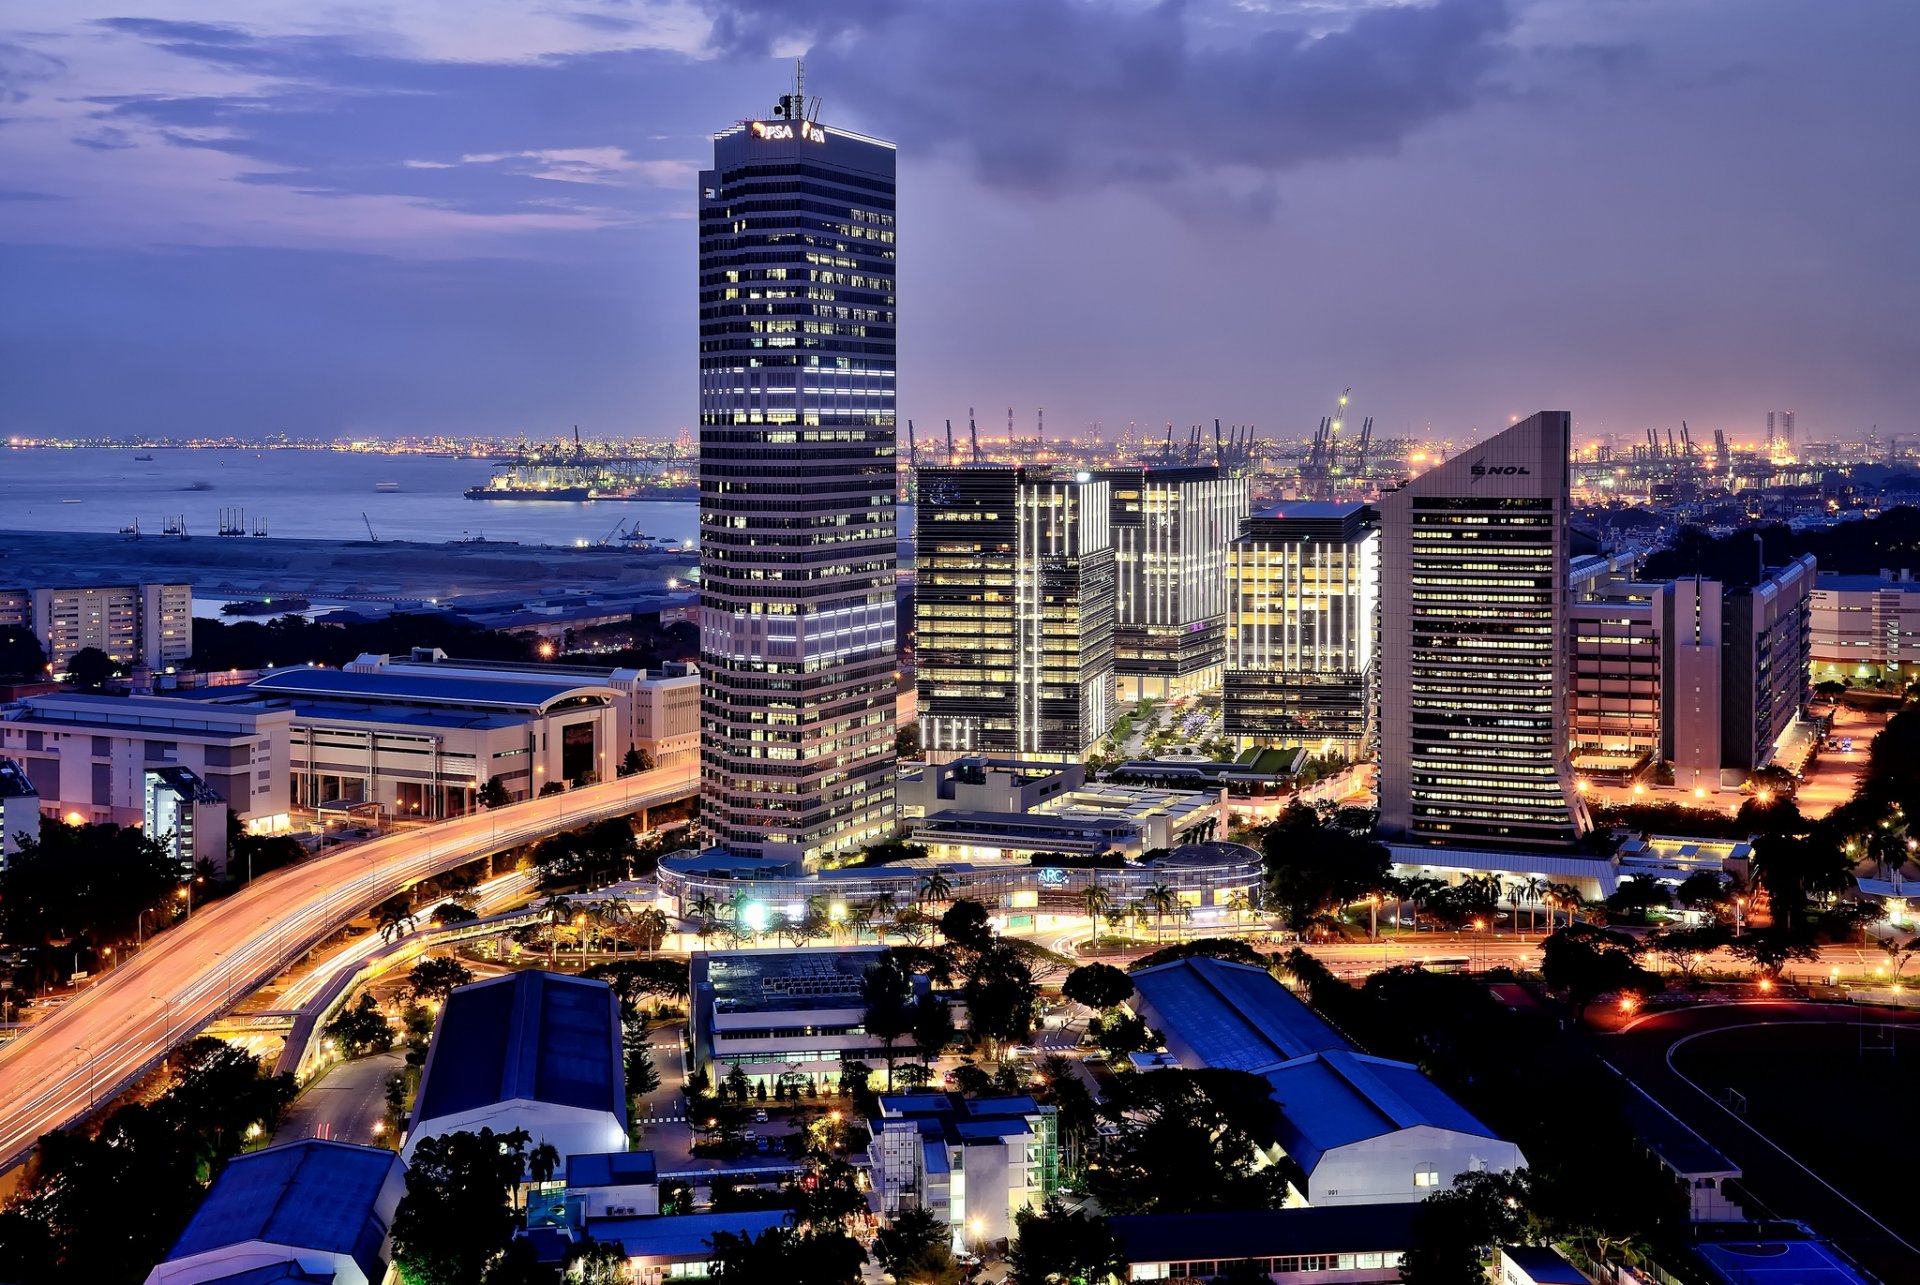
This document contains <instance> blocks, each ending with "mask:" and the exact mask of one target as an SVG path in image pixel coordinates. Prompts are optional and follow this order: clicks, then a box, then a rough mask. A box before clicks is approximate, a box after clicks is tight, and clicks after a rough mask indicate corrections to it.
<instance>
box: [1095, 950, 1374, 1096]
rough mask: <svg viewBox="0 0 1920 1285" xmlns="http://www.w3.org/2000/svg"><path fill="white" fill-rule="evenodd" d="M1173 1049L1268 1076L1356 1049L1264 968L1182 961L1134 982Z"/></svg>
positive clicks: (1208, 1063)
mask: <svg viewBox="0 0 1920 1285" xmlns="http://www.w3.org/2000/svg"><path fill="white" fill-rule="evenodd" d="M1133 985H1134V989H1135V991H1136V992H1138V994H1139V995H1140V996H1141V998H1142V999H1143V1000H1144V1001H1145V1002H1146V1003H1148V1004H1150V1005H1152V1007H1153V1010H1154V1012H1155V1014H1156V1015H1157V1016H1158V1018H1159V1021H1158V1022H1156V1023H1155V1027H1156V1029H1158V1030H1160V1031H1161V1034H1162V1036H1163V1037H1164V1038H1165V1039H1166V1040H1167V1046H1168V1047H1169V1048H1170V1049H1171V1048H1174V1047H1175V1045H1176V1044H1178V1045H1180V1046H1182V1047H1184V1048H1185V1049H1187V1050H1190V1051H1191V1056H1192V1057H1193V1058H1195V1059H1197V1060H1198V1061H1199V1062H1200V1064H1201V1065H1203V1066H1209V1067H1225V1068H1227V1069H1230V1070H1237V1071H1263V1070H1266V1069H1267V1068H1269V1067H1272V1066H1274V1065H1276V1064H1278V1063H1281V1062H1289V1061H1292V1060H1293V1059H1295V1058H1299V1057H1305V1056H1306V1055H1308V1054H1310V1053H1319V1052H1324V1051H1325V1050H1327V1049H1346V1048H1350V1047H1351V1046H1350V1045H1349V1044H1348V1043H1347V1040H1346V1037H1345V1036H1343V1035H1341V1034H1340V1033H1339V1032H1338V1031H1336V1030H1334V1029H1333V1027H1331V1026H1329V1025H1327V1023H1326V1022H1325V1021H1324V1020H1322V1019H1321V1017H1320V1016H1319V1014H1317V1013H1315V1012H1314V1011H1313V1010H1312V1009H1310V1008H1308V1007H1307V1006H1306V1004H1304V1003H1302V1002H1301V1001H1300V999H1299V998H1297V997H1296V996H1295V995H1294V994H1293V992H1292V991H1289V990H1288V989H1287V988H1286V987H1284V986H1282V985H1281V984H1280V983H1279V982H1278V981H1276V980H1275V979H1274V977H1273V975H1272V974H1271V973H1269V972H1267V971H1266V970H1265V969H1264V968H1255V967H1253V966H1252V965H1250V964H1230V963H1227V962H1226V961H1224V960H1219V959H1203V958H1194V959H1181V960H1175V961H1174V962H1173V963H1170V964H1159V965H1156V966H1155V967H1153V968H1143V969H1141V970H1140V971H1139V972H1137V973H1134V974H1133Z"/></svg>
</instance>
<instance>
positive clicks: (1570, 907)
mask: <svg viewBox="0 0 1920 1285" xmlns="http://www.w3.org/2000/svg"><path fill="white" fill-rule="evenodd" d="M1542 895H1543V896H1544V897H1545V898H1546V902H1547V904H1548V905H1549V906H1554V907H1557V908H1559V909H1561V910H1564V911H1566V912H1567V927H1569V928H1571V927H1573V914H1574V912H1575V911H1576V910H1578V909H1579V908H1580V907H1581V906H1582V905H1583V904H1585V903H1584V901H1583V899H1582V898H1581V896H1580V890H1579V889H1578V888H1576V887H1574V886H1573V885H1572V884H1570V883H1550V884H1548V885H1547V887H1546V891H1545V892H1544V894H1542ZM1547 931H1548V932H1552V931H1553V917H1552V916H1551V915H1549V916H1548V917H1547Z"/></svg>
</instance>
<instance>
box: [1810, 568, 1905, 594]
mask: <svg viewBox="0 0 1920 1285" xmlns="http://www.w3.org/2000/svg"><path fill="white" fill-rule="evenodd" d="M1813 588H1814V591H1815V592H1816V593H1817V592H1819V591H1820V590H1822V589H1826V590H1830V591H1836V592H1849V591H1859V590H1865V589H1885V590H1887V591H1888V592H1889V593H1920V580H1895V579H1892V578H1890V577H1887V576H1884V575H1848V574H1846V573H1844V572H1839V571H1822V572H1820V573H1819V575H1817V576H1815V577H1814V580H1813Z"/></svg>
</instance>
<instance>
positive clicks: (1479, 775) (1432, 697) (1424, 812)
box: [1379, 411, 1589, 848]
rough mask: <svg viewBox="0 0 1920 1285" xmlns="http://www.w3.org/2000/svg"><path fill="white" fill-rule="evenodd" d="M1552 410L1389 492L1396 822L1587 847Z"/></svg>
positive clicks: (1387, 775)
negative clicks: (1571, 712) (1574, 755)
mask: <svg viewBox="0 0 1920 1285" xmlns="http://www.w3.org/2000/svg"><path fill="white" fill-rule="evenodd" d="M1571 431H1572V416H1571V415H1569V414H1568V413H1567V412H1565V411H1542V412H1540V413H1539V414H1536V415H1533V416H1530V417H1529V418H1527V419H1525V420H1522V421H1521V422H1519V423H1518V424H1515V425H1514V426H1513V427H1511V428H1509V429H1507V430H1506V431H1504V432H1502V433H1499V434H1496V435H1495V436H1493V437H1491V438H1489V439H1487V440H1486V441H1485V442H1482V443H1481V444H1480V445H1478V446H1476V447H1472V448H1470V449H1468V450H1465V451H1462V452H1461V453H1459V454H1457V455H1455V456H1454V457H1453V458H1451V459H1449V460H1447V461H1446V462H1445V463H1444V464H1441V465H1439V466H1438V467H1437V468H1433V469H1430V470H1429V471H1427V472H1426V473H1423V474H1421V475H1420V476H1418V477H1416V478H1414V479H1412V480H1411V481H1409V482H1407V483H1405V484H1404V485H1402V486H1400V487H1399V488H1398V489H1396V490H1393V491H1389V492H1387V493H1385V494H1384V495H1382V496H1381V498H1380V502H1379V509H1380V514H1381V542H1380V586H1381V587H1380V666H1381V668H1380V831H1381V833H1382V834H1383V835H1384V836H1386V837H1388V838H1392V839H1396V840H1399V841H1402V842H1405V843H1430V844H1436V845H1439V844H1453V845H1458V846H1463V847H1486V846H1511V847H1522V848H1526V847H1551V848H1568V847H1572V846H1573V845H1574V844H1575V843H1576V842H1577V841H1578V840H1579V838H1580V836H1581V835H1582V834H1583V833H1584V832H1585V831H1586V830H1587V828H1588V826H1589V821H1588V818H1587V814H1586V809H1585V808H1584V807H1583V806H1582V805H1581V803H1580V801H1579V798H1578V796H1577V793H1576V791H1575V789H1574V782H1573V772H1572V766H1571V763H1570V762H1569V759H1568V754H1567V744H1568V717H1567V707H1568V693H1569V692H1570V690H1571V689H1572V682H1571V678H1572V674H1571V672H1570V665H1569V652H1568V648H1567V647H1566V645H1565V638H1566V632H1567V620H1568V616H1567V598H1568V590H1567V572H1566V569H1567V565H1568V526H1567V516H1568V504H1569V500H1568V493H1567V460H1568V439H1569V436H1570V434H1571Z"/></svg>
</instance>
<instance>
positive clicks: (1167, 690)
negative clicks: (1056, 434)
mask: <svg viewBox="0 0 1920 1285" xmlns="http://www.w3.org/2000/svg"><path fill="white" fill-rule="evenodd" d="M1094 476H1096V477H1098V478H1100V479H1102V480H1104V481H1105V482H1106V483H1107V484H1108V485H1109V486H1110V487H1111V489H1112V497H1113V507H1112V535H1113V556H1114V584H1115V591H1114V663H1113V668H1114V675H1115V677H1116V679H1117V680H1118V683H1119V698H1120V700H1121V701H1123V702H1128V703H1132V702H1135V701H1142V700H1173V699H1176V698H1179V697H1184V696H1192V695H1196V694H1198V693H1201V692H1208V691H1212V690H1214V689H1215V688H1217V687H1219V685H1220V679H1221V676H1222V674H1223V672H1224V670H1225V666H1226V650H1227V648H1226V629H1227V601H1228V597H1229V594H1228V582H1227V546H1228V545H1229V544H1230V543H1231V542H1232V540H1233V539H1234V537H1235V536H1236V535H1238V533H1239V530H1240V522H1241V519H1243V518H1244V517H1245V516H1246V514H1247V479H1246V477H1245V476H1244V475H1243V474H1241V473H1239V472H1237V471H1236V470H1233V469H1230V468H1222V467H1219V466H1217V465H1190V466H1185V467H1168V468H1158V467H1154V466H1151V465H1142V466H1140V467H1138V468H1126V469H1103V470H1101V471H1099V472H1098V473H1096V474H1095V475H1094Z"/></svg>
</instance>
